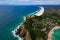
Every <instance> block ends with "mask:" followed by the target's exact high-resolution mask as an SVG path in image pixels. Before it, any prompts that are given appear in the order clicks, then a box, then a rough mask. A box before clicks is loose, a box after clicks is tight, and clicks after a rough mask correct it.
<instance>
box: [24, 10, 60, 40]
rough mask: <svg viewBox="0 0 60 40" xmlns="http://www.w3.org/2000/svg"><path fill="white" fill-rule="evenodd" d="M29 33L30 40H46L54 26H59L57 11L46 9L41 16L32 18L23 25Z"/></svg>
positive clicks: (59, 13)
mask: <svg viewBox="0 0 60 40" xmlns="http://www.w3.org/2000/svg"><path fill="white" fill-rule="evenodd" d="M24 25H25V28H26V29H27V30H28V31H29V32H30V35H31V39H32V40H47V38H48V37H47V34H48V32H49V31H50V30H51V29H52V28H53V27H54V26H56V25H60V12H59V9H58V10H57V11H56V9H54V10H53V9H46V11H45V12H44V14H43V15H42V16H34V17H32V18H29V19H27V20H26V21H25V23H24Z"/></svg>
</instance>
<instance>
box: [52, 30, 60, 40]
mask: <svg viewBox="0 0 60 40" xmlns="http://www.w3.org/2000/svg"><path fill="white" fill-rule="evenodd" d="M52 40H60V29H56V30H54V33H53V34H52Z"/></svg>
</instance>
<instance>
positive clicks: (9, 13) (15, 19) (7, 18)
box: [0, 5, 40, 40]
mask: <svg viewBox="0 0 60 40" xmlns="http://www.w3.org/2000/svg"><path fill="white" fill-rule="evenodd" d="M39 9H40V7H38V6H32V5H30V6H27V5H25V6H23V5H0V40H18V38H17V37H15V36H14V35H13V33H12V31H14V29H16V27H17V26H18V25H20V24H21V23H22V22H23V21H24V16H27V15H28V14H33V13H34V12H36V11H38V10H39Z"/></svg>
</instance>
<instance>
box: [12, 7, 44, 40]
mask: <svg viewBox="0 0 60 40" xmlns="http://www.w3.org/2000/svg"><path fill="white" fill-rule="evenodd" d="M43 13H44V8H43V7H41V9H40V10H39V11H36V14H34V13H33V14H32V15H36V16H41V15H43ZM29 15H30V14H29ZM23 20H24V21H23V22H22V23H20V25H18V26H17V27H16V28H15V29H14V30H13V31H12V33H13V35H14V37H17V38H18V39H19V40H23V38H20V37H19V36H18V35H16V34H15V32H16V31H17V29H19V28H20V26H21V25H22V24H23V23H24V22H25V21H26V16H24V17H23Z"/></svg>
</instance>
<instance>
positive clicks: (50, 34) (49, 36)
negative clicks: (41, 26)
mask: <svg viewBox="0 0 60 40" xmlns="http://www.w3.org/2000/svg"><path fill="white" fill-rule="evenodd" d="M59 28H60V26H55V27H54V28H52V29H51V31H50V32H49V33H48V39H47V40H52V39H51V37H52V34H53V33H54V30H56V29H59Z"/></svg>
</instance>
